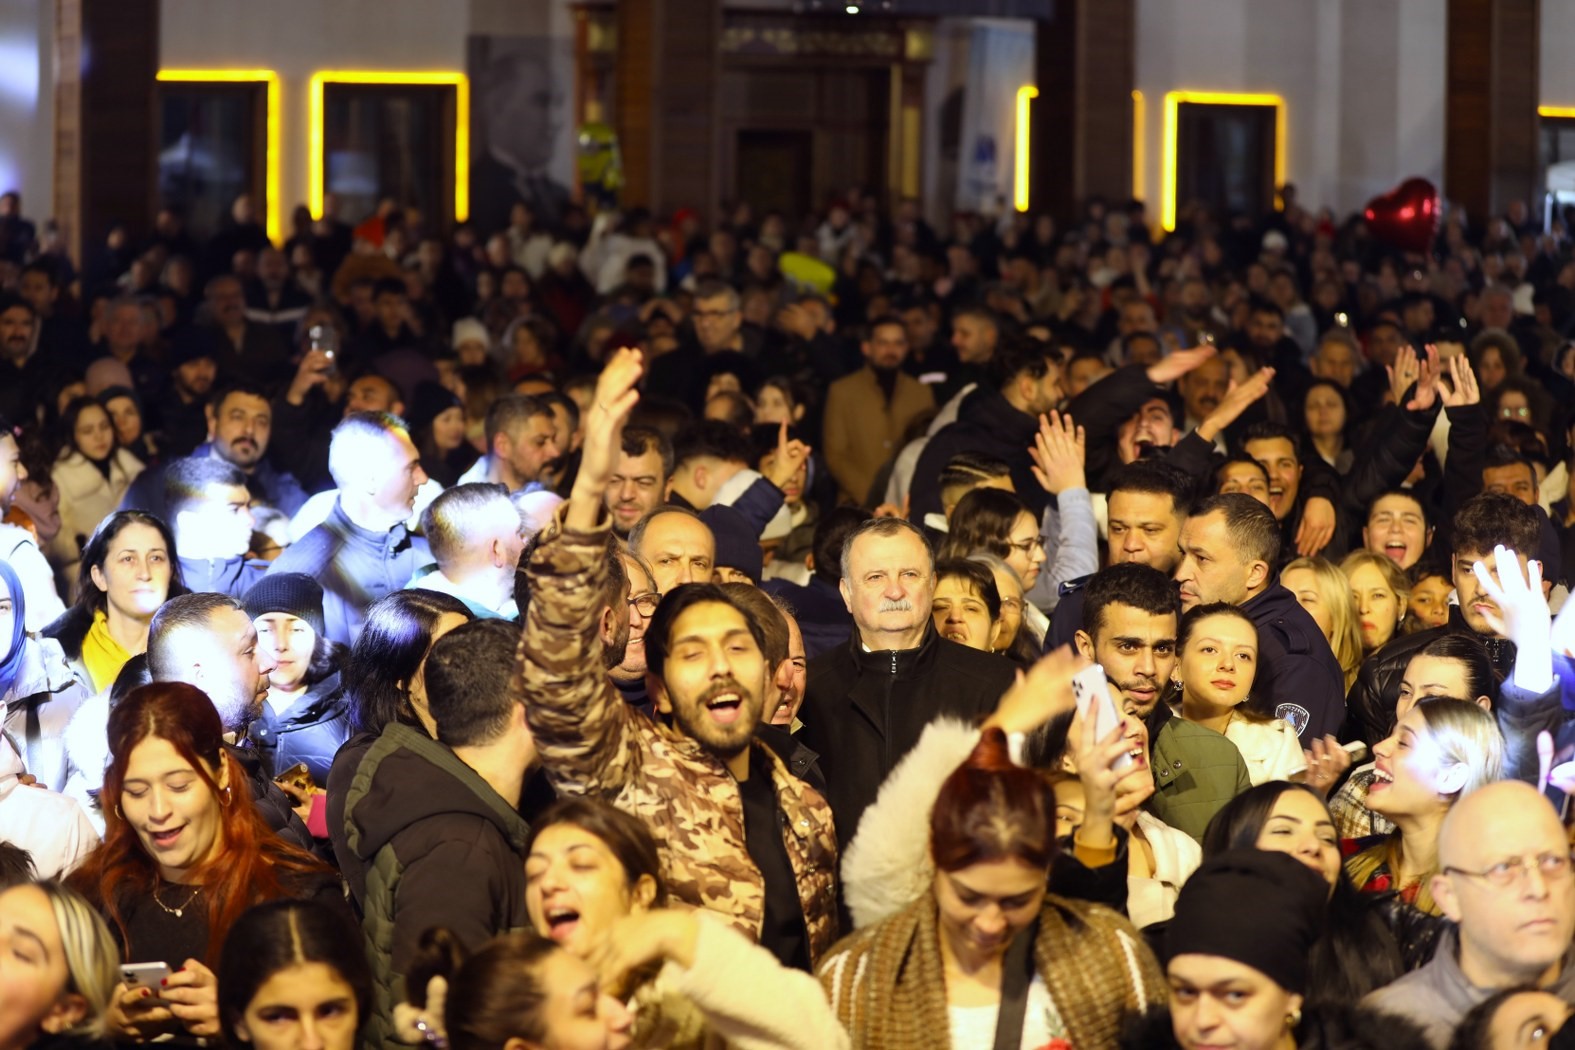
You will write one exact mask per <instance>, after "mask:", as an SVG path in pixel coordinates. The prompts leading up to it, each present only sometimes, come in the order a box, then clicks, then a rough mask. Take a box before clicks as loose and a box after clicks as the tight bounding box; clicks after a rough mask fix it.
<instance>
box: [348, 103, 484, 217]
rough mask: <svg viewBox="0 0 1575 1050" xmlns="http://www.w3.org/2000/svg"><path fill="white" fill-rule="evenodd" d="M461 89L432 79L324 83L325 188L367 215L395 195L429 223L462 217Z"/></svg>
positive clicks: (359, 213) (352, 212)
mask: <svg viewBox="0 0 1575 1050" xmlns="http://www.w3.org/2000/svg"><path fill="white" fill-rule="evenodd" d="M454 111H455V89H454V88H453V87H452V86H450V85H427V84H390V85H381V84H378V85H372V84H335V83H332V82H330V83H327V84H324V85H323V166H324V169H325V170H324V172H323V189H324V191H325V192H327V193H333V194H337V195H338V197H339V200H340V202H341V204H342V207H343V211H342V212H341V214H342V215H343V216H344V217H345V218H347V219H351V220H353V221H359V220H360V219H361V218H364V217H365V216H368V215H371V214H372V213H373V212H374V211H376V210H377V202H378V201H379V200H381V199H382V198H384V197H391V198H393V200H394V201H395V202H396V203H398V204H399V205H400V206H402V207H406V208H412V207H413V208H417V209H419V210H420V212H421V214H422V216H423V217H424V218H425V219H426V221H427V224H428V228H429V229H431V228H434V227H443V226H446V225H447V224H448V223H449V222H451V221H452V220H453V218H454V119H455V117H454Z"/></svg>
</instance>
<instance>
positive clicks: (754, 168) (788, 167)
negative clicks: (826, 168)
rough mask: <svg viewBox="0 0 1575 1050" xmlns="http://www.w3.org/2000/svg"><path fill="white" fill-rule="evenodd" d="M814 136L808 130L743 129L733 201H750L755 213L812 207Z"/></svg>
mask: <svg viewBox="0 0 1575 1050" xmlns="http://www.w3.org/2000/svg"><path fill="white" fill-rule="evenodd" d="M813 156H814V136H813V133H812V132H808V131H740V132H739V133H738V165H737V167H736V168H735V169H734V170H736V171H737V173H738V185H737V186H736V187H735V190H734V198H733V199H734V200H742V201H749V202H750V203H751V204H753V205H754V206H755V214H757V215H763V214H765V213H766V212H768V211H780V212H781V213H782V214H784V215H803V214H805V213H806V212H808V211H809V210H810V169H811V163H812V159H813Z"/></svg>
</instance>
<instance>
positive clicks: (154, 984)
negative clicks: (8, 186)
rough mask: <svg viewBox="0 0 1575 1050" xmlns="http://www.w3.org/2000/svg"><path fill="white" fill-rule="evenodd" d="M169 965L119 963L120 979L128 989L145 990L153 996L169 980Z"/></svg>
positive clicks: (160, 963)
mask: <svg viewBox="0 0 1575 1050" xmlns="http://www.w3.org/2000/svg"><path fill="white" fill-rule="evenodd" d="M169 977H170V964H169V963H162V962H146V963H121V965H120V979H121V980H122V981H125V982H126V987H128V988H146V989H148V990H149V991H151V992H152V993H153V994H154V995H157V994H158V993H159V989H161V988H163V987H164V982H165V981H167V980H169Z"/></svg>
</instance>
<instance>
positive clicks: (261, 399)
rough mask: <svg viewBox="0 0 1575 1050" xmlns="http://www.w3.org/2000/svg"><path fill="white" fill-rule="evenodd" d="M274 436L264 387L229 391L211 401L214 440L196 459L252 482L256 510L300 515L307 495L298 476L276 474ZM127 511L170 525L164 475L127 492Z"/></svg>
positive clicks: (150, 474)
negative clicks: (271, 457)
mask: <svg viewBox="0 0 1575 1050" xmlns="http://www.w3.org/2000/svg"><path fill="white" fill-rule="evenodd" d="M272 435H273V407H272V406H271V405H270V404H269V403H268V398H267V395H265V394H264V393H263V392H262V390H261V389H260V388H258V387H253V386H246V385H236V386H229V387H225V388H224V389H222V390H220V391H219V392H218V393H216V394H214V395H213V397H212V398H211V399H209V401H208V440H207V441H206V442H205V443H203V444H201V445H198V446H197V448H196V450H195V451H194V452H192V455H193V456H207V457H211V458H214V459H222V460H224V462H226V463H228V464H230V465H231V466H233V467H235V468H236V469H237V470H239V471H240V472H241V473H242V474H243V475H244V476H245V478H246V490H247V492H249V493H250V494H251V499H252V505H253V507H254V508H255V507H257V506H268V507H272V508H274V509H275V510H278V511H280V512H281V513H284V514H288V515H294V514H295V512H296V511H298V510H300V509H301V507H302V506H303V505H304V504H305V503H306V492H305V490H304V489H302V488H301V484H300V482H298V481H296V480H295V477H294V475H291V474H287V473H285V472H283V471H280V470H276V469H274V466H273V464H272V463H270V462H269V461H268V458H267V453H268V441H269V438H271V437H272ZM120 509H121V510H141V511H146V512H148V513H149V514H152V515H154V516H155V517H158V518H160V519H162V520H164V521H168V520H169V508H168V507H167V506H166V505H165V502H164V471H163V470H160V469H155V470H144V471H143V472H142V473H141V474H138V475H137V480H135V481H133V482H132V483H131V487H130V488H128V489H127V490H126V495H125V497H124V498H123V499H122V500H121V501H120Z"/></svg>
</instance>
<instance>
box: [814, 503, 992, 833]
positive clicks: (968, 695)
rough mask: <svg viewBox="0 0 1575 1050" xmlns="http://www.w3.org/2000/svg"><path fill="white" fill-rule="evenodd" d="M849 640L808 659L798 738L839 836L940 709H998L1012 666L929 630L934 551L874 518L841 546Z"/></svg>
mask: <svg viewBox="0 0 1575 1050" xmlns="http://www.w3.org/2000/svg"><path fill="white" fill-rule="evenodd" d="M841 590H842V600H843V601H844V602H846V603H847V606H848V611H849V612H851V613H852V614H853V624H854V628H855V630H854V632H853V635H852V637H850V638H849V639H848V644H847V645H845V646H843V647H840V648H838V649H834V650H832V651H831V652H828V653H825V654H823V655H821V656H817V657H815V658H814V659H812V660H811V661H810V663H809V681H808V683H807V685H806V686H805V691H804V706H803V708H802V711H801V713H800V715H799V718H800V719H801V720H802V721H803V723H804V729H803V731H802V732H801V733H800V739H801V740H803V742H804V744H805V745H806V746H807V747H808V748H809V749H810V750H811V751H814V752H816V753H818V754H819V755H820V766H821V769H822V770H823V771H824V773H825V776H826V789H827V790H826V798H827V801H829V802H830V803H831V809H832V812H833V813H834V814H835V815H836V819H837V836H838V838H839V839H840V840H841V841H842V842H843V843H844V844H846V843H847V842H848V841H849V840H850V839H852V838H853V834H854V832H855V831H857V830H858V826H859V817H860V816H861V815H862V814H863V812H864V809H865V807H867V806H868V805H869V804H870V803H871V802H873V801H874V799H875V793H876V792H877V791H878V790H879V789H880V785H881V783H882V782H883V781H884V780H885V779H886V775H887V774H888V773H890V772H891V770H892V767H894V766H895V765H896V764H897V763H898V762H899V761H901V760H902V757H903V756H904V755H906V754H907V753H908V751H909V750H910V749H912V747H913V745H914V744H915V743H917V742H918V739H919V734H920V733H921V732H923V730H924V727H925V726H927V725H929V724H930V722H932V721H934V720H935V718H936V717H938V716H940V715H943V714H945V715H952V716H954V717H957V718H963V719H967V720H970V721H972V720H973V719H974V718H975V717H976V716H978V715H982V714H988V713H989V712H991V711H993V710H995V705H996V703H997V702H998V701H999V700H1000V698H1001V694H1002V693H1004V692H1006V690H1007V688H1008V687H1009V686H1011V684H1012V682H1013V680H1014V678H1015V675H1014V672H1013V667H1012V664H1011V663H1010V662H1009V661H1008V660H1006V659H1005V658H1004V657H1001V656H996V655H994V654H992V653H986V652H982V651H980V650H977V649H969V648H968V647H967V646H964V645H959V644H958V643H956V642H951V641H947V640H946V639H945V638H942V637H941V636H940V635H939V634H937V633H936V631H935V625H934V621H933V619H932V618H931V615H930V601H931V599H932V598H933V597H934V595H935V558H934V555H933V554H932V552H931V551H930V544H929V541H928V540H927V539H925V537H924V533H922V532H921V531H920V530H919V529H918V527H917V526H915V525H912V524H910V523H908V522H906V521H903V520H902V519H901V518H872V519H870V520H869V521H866V522H865V523H864V524H863V525H861V526H859V528H858V529H857V530H855V531H854V532H853V533H852V534H851V535H850V536H849V537H848V539H847V541H846V543H845V544H844V545H843V548H842V581H841Z"/></svg>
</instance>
